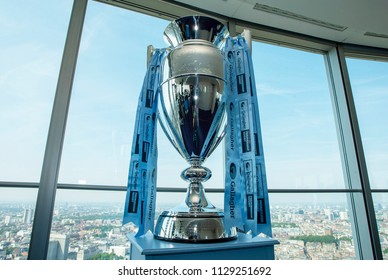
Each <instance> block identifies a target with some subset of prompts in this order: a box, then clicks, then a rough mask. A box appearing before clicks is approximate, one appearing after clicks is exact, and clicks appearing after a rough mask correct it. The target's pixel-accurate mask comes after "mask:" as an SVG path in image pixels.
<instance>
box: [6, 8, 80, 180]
mask: <svg viewBox="0 0 388 280" xmlns="http://www.w3.org/2000/svg"><path fill="white" fill-rule="evenodd" d="M18 2H20V1H18ZM72 3H73V1H71V0H58V1H49V0H44V1H23V2H22V3H21V2H20V3H16V1H0V25H1V28H0V61H1V63H0V158H1V159H2V160H1V161H0V181H25V182H38V181H39V177H40V172H41V166H42V161H43V154H44V148H45V145H46V138H47V130H48V126H49V121H50V114H51V108H52V104H53V100H54V95H55V89H56V84H57V80H58V73H59V67H60V63H61V58H62V53H63V46H64V42H65V38H66V32H67V27H68V23H69V18H70V11H71V7H72ZM5 159H6V160H5Z"/></svg>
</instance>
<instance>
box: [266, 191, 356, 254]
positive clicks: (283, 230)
mask: <svg viewBox="0 0 388 280" xmlns="http://www.w3.org/2000/svg"><path fill="white" fill-rule="evenodd" d="M270 202H271V219H272V221H271V222H272V231H273V237H274V238H276V239H278V240H279V241H280V244H279V245H277V246H275V257H276V259H280V260H288V259H290V260H292V259H298V260H336V259H341V260H345V259H355V258H356V255H355V251H354V243H353V237H352V228H351V221H350V219H349V211H348V204H347V199H346V195H345V194H339V195H338V194H322V193H317V194H301V193H293V194H287V196H286V195H284V194H277V193H276V194H271V195H270Z"/></svg>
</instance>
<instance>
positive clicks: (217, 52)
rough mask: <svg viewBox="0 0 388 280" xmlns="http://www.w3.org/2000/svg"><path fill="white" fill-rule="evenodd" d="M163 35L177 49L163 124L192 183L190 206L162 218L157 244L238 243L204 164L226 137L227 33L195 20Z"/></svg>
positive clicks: (170, 62)
mask: <svg viewBox="0 0 388 280" xmlns="http://www.w3.org/2000/svg"><path fill="white" fill-rule="evenodd" d="M164 35H165V38H166V39H167V40H168V42H169V43H170V45H171V47H172V49H171V51H170V52H169V53H168V55H167V56H166V58H165V59H164V61H163V62H162V83H161V85H160V86H161V92H160V96H159V97H160V102H159V115H158V118H159V121H160V124H161V127H162V129H163V131H164V132H165V134H166V135H167V138H168V139H169V140H170V142H171V143H172V144H173V146H174V147H175V149H176V150H177V151H178V152H179V154H180V155H181V156H182V157H183V158H185V159H186V161H187V162H188V163H189V164H190V167H189V168H187V169H186V170H184V171H183V172H182V174H181V177H182V178H183V179H184V180H186V181H188V182H189V186H188V189H187V194H186V200H185V203H184V204H183V205H182V206H178V207H175V208H173V209H171V210H169V211H164V212H163V213H162V214H161V215H160V216H159V218H158V221H157V224H156V227H155V231H154V235H155V238H158V239H162V240H168V241H178V242H218V241H227V240H231V239H235V238H236V237H237V232H236V229H235V228H234V227H232V228H225V224H224V214H223V212H222V210H220V209H217V208H216V207H214V206H213V205H212V204H211V203H210V202H209V201H208V200H207V198H206V196H205V190H204V187H203V185H202V182H205V181H206V180H208V179H209V178H210V177H211V171H210V170H209V169H208V168H206V167H203V166H202V163H203V162H204V161H205V160H206V159H207V158H208V157H209V156H210V154H211V153H212V152H213V151H214V149H215V148H216V147H217V145H218V144H219V143H220V142H221V140H222V138H223V136H224V133H225V126H226V120H225V102H224V101H223V98H222V96H223V91H224V83H225V79H224V56H223V55H222V52H221V47H222V44H223V42H224V39H225V37H226V36H227V35H228V32H227V29H226V27H225V26H224V25H223V24H222V23H220V22H219V21H217V20H215V19H212V18H208V17H202V16H201V17H200V16H190V17H184V18H181V19H178V20H176V21H173V22H172V23H170V24H169V25H168V26H167V28H166V30H165V33H164Z"/></svg>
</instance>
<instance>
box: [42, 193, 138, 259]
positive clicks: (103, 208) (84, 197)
mask: <svg viewBox="0 0 388 280" xmlns="http://www.w3.org/2000/svg"><path fill="white" fill-rule="evenodd" d="M123 204H124V202H123V192H120V191H116V192H109V191H84V190H58V191H57V198H56V202H55V207H54V217H53V222H52V228H51V234H50V243H49V249H48V254H47V259H51V260H55V259H56V260H59V259H61V260H99V259H127V258H129V246H130V244H129V241H128V239H127V236H126V235H127V234H129V233H130V232H131V231H133V230H134V227H133V225H131V224H127V225H125V226H122V218H123Z"/></svg>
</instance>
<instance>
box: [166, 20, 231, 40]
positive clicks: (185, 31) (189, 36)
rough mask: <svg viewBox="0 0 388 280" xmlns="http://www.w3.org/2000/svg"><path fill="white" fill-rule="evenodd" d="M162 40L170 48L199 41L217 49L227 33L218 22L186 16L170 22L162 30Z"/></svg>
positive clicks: (223, 26) (224, 27)
mask: <svg viewBox="0 0 388 280" xmlns="http://www.w3.org/2000/svg"><path fill="white" fill-rule="evenodd" d="M163 35H164V39H165V40H166V42H167V43H168V44H170V45H171V46H172V47H177V46H178V45H179V44H181V43H182V42H183V41H186V40H193V39H200V40H205V41H208V42H211V43H213V44H214V45H215V46H217V47H219V46H220V45H221V44H222V43H223V42H224V39H225V38H226V37H227V36H229V31H228V29H227V28H226V26H225V25H224V24H222V23H221V22H219V21H218V20H216V19H214V18H211V17H206V16H186V17H182V18H179V19H176V20H174V21H172V22H171V23H170V24H169V25H168V26H167V27H166V29H165V30H164V34H163Z"/></svg>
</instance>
